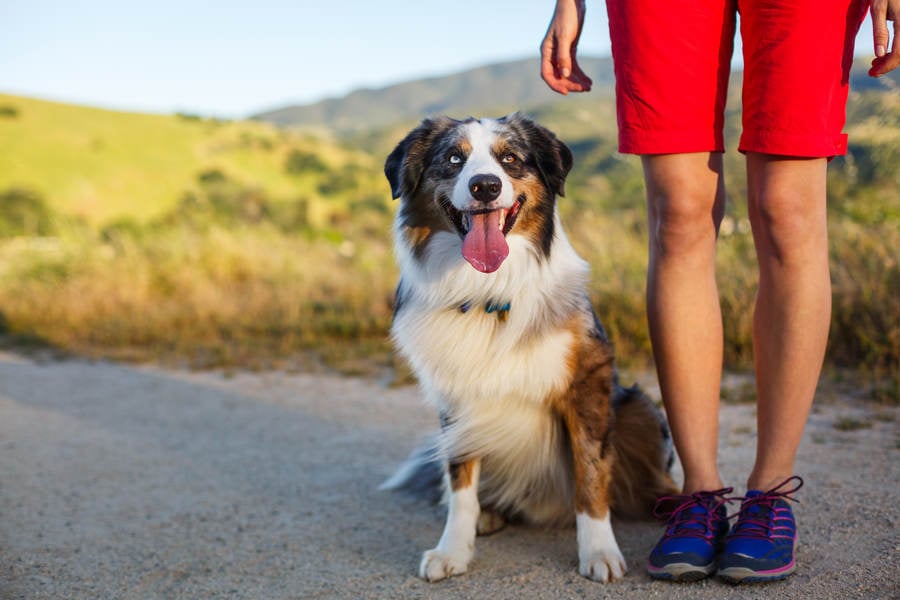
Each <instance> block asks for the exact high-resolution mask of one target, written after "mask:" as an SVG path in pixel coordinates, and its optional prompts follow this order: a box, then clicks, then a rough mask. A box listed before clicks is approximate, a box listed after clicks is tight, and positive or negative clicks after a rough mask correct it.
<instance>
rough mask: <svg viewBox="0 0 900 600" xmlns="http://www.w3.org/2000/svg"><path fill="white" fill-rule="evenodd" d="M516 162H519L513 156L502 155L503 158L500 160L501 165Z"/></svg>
mask: <svg viewBox="0 0 900 600" xmlns="http://www.w3.org/2000/svg"><path fill="white" fill-rule="evenodd" d="M517 160H519V159H518V158H517V157H516V155H515V154H504V155H503V158H501V159H500V162H502V163H503V164H506V165H511V164H513V163H514V162H516V161H517Z"/></svg>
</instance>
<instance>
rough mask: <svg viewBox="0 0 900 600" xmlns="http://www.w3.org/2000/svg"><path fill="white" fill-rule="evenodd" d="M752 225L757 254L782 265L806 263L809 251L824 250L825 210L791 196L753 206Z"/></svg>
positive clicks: (783, 195)
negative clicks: (759, 253) (773, 259)
mask: <svg viewBox="0 0 900 600" xmlns="http://www.w3.org/2000/svg"><path fill="white" fill-rule="evenodd" d="M750 223H751V225H752V227H753V231H754V235H755V237H756V243H757V246H758V250H760V251H762V252H763V253H766V254H769V255H771V256H773V257H774V258H775V259H776V260H778V261H779V262H782V263H785V262H792V261H793V260H794V259H798V260H801V261H802V260H804V259H805V257H806V256H807V253H808V252H809V251H810V249H815V248H822V247H825V240H826V237H827V224H826V218H825V211H824V208H823V207H821V206H819V205H817V204H816V203H813V202H809V201H805V200H803V199H802V198H798V197H797V196H792V195H791V194H787V193H785V194H775V195H769V196H768V197H766V198H762V199H760V200H758V201H757V202H756V203H755V205H751V210H750Z"/></svg>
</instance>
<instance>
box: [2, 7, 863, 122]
mask: <svg viewBox="0 0 900 600" xmlns="http://www.w3.org/2000/svg"><path fill="white" fill-rule="evenodd" d="M552 10H553V0H481V1H476V0H455V1H454V2H447V1H434V0H405V1H401V0H381V1H377V0H370V1H364V0H315V1H313V0H299V1H297V0H295V1H293V2H287V1H274V0H255V1H254V2H235V1H231V0H222V1H219V2H212V1H209V2H198V1H194V0H183V1H181V2H174V1H171V0H155V1H152V2H127V1H119V2H110V1H106V0H103V1H94V0H83V1H82V2H74V1H71V0H68V1H49V0H0V23H2V35H0V91H2V92H6V93H13V94H22V95H30V96H37V97H41V98H48V99H53V100H60V101H66V102H75V103H81V104H89V105H93V106H102V107H107V108H116V109H122V110H135V111H148V112H174V111H186V112H198V113H202V114H207V115H216V116H222V117H242V116H247V115H249V114H252V113H254V112H258V111H260V110H264V109H267V108H274V107H279V106H283V105H285V104H291V103H303V102H311V101H315V100H319V99H322V98H325V97H330V96H339V95H342V94H344V93H346V92H349V91H351V90H354V89H358V88H360V87H381V86H384V85H389V84H391V83H397V82H400V81H405V80H409V79H415V78H419V77H424V76H431V75H441V74H446V73H451V72H455V71H459V70H462V69H465V68H469V67H473V66H477V65H481V64H486V63H490V62H497V61H502V60H508V59H517V58H525V57H529V56H531V57H536V56H537V55H538V45H539V44H540V40H541V38H542V36H543V34H544V31H545V29H546V27H547V23H548V22H549V19H550V16H551V13H552ZM867 27H868V30H867V29H866V28H867ZM870 46H871V27H870V26H869V25H867V24H866V25H864V26H863V35H861V37H860V38H859V41H858V43H857V48H858V50H860V51H865V52H871V50H870V49H869V47H870ZM580 52H582V53H583V54H585V55H608V54H609V35H608V31H607V21H606V8H605V4H604V3H603V2H600V1H597V0H595V1H593V2H588V18H587V24H586V27H585V31H584V33H583V35H582V41H581V44H580ZM535 76H537V73H536V74H535Z"/></svg>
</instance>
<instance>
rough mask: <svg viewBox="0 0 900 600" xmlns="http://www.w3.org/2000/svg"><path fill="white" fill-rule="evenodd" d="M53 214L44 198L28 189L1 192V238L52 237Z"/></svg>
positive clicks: (11, 189)
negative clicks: (22, 236)
mask: <svg viewBox="0 0 900 600" xmlns="http://www.w3.org/2000/svg"><path fill="white" fill-rule="evenodd" d="M53 221H54V219H53V212H52V211H51V210H50V208H49V207H48V206H47V203H46V202H45V201H44V199H43V197H42V196H41V195H40V194H39V193H38V192H36V191H34V190H31V189H28V188H16V187H14V188H10V189H8V190H6V191H4V192H0V237H14V236H20V235H39V236H43V235H51V234H52V233H53V232H54V222H53Z"/></svg>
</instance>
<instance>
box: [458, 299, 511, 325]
mask: <svg viewBox="0 0 900 600" xmlns="http://www.w3.org/2000/svg"><path fill="white" fill-rule="evenodd" d="M509 307H510V303H509V302H497V301H495V300H488V302H487V303H485V305H484V312H486V313H487V314H489V315H490V314H493V313H497V318H498V319H500V320H501V321H505V320H506V318H507V317H508V316H509ZM471 308H472V302H471V301H469V300H467V301H465V302H463V303H462V304H460V305H459V312H461V313H467V312H469V310H470V309H471Z"/></svg>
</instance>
